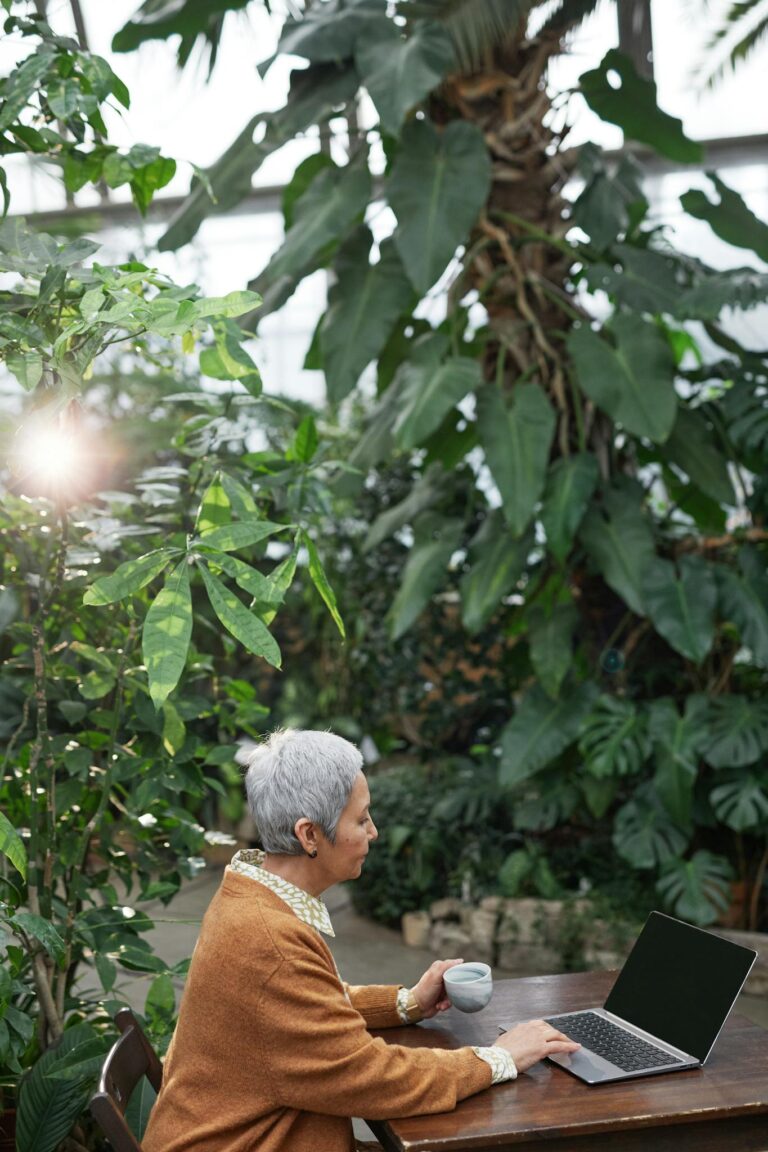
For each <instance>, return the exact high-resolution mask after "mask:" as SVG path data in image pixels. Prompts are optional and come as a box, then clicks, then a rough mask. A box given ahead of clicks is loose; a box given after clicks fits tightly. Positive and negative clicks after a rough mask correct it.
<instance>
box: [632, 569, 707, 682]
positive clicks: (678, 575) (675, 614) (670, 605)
mask: <svg viewBox="0 0 768 1152" xmlns="http://www.w3.org/2000/svg"><path fill="white" fill-rule="evenodd" d="M642 594H643V603H644V604H645V607H646V610H647V612H648V615H649V616H650V618H651V620H652V622H653V626H654V628H655V629H656V631H657V632H658V633H659V635H660V636H663V637H664V639H665V640H666V641H667V643H668V644H670V645H671V647H672V648H674V649H675V651H676V652H679V653H680V655H681V656H685V658H686V659H687V660H692V661H693V662H694V664H701V663H702V661H703V660H704V659H705V658H706V657H707V655H708V653H709V650H710V649H711V647H712V641H713V640H714V636H715V605H716V603H717V585H716V583H715V573H714V569H713V567H712V565H711V564H709V563H708V562H707V561H706V560H703V559H702V558H701V557H700V556H683V557H681V558H680V559H679V560H678V561H677V564H676V565H675V564H672V563H671V562H670V561H669V560H660V559H658V558H657V559H656V560H654V562H653V563H652V564H649V565H648V567H647V568H646V569H645V571H644V573H643V577H642Z"/></svg>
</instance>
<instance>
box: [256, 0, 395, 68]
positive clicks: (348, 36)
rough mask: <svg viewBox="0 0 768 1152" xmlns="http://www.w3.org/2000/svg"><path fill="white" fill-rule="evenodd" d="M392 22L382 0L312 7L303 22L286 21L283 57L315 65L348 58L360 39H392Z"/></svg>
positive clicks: (279, 48)
mask: <svg viewBox="0 0 768 1152" xmlns="http://www.w3.org/2000/svg"><path fill="white" fill-rule="evenodd" d="M391 30H392V22H391V21H390V20H389V19H388V18H387V16H386V9H385V7H384V6H383V5H382V4H381V3H380V0H352V3H349V4H339V3H338V0H331V2H330V3H327V4H323V5H320V6H318V7H316V8H311V9H309V10H308V11H306V12H305V13H304V15H303V16H302V17H301V19H299V20H297V19H291V20H286V22H285V24H284V25H283V29H282V32H281V33H280V40H279V42H278V45H277V51H278V53H279V54H280V55H283V56H284V55H290V56H303V57H304V58H305V59H306V60H309V61H311V62H312V63H313V64H321V63H326V62H332V61H333V62H335V61H341V60H346V59H348V58H349V57H350V56H351V55H352V53H353V51H354V47H355V44H356V42H357V41H358V39H364V40H371V39H374V38H375V39H381V38H386V39H387V40H389V38H390V36H391Z"/></svg>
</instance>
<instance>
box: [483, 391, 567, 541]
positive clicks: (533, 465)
mask: <svg viewBox="0 0 768 1152" xmlns="http://www.w3.org/2000/svg"><path fill="white" fill-rule="evenodd" d="M555 423H556V419H555V413H554V410H553V408H552V405H551V404H550V403H549V400H548V399H547V397H546V395H545V393H544V391H543V390H542V389H541V388H540V387H539V385H538V384H534V383H529V384H518V385H517V387H516V388H515V389H514V390H513V392H512V404H511V407H509V408H507V407H506V406H505V403H504V396H503V394H502V392H501V389H500V388H499V387H498V386H497V385H496V384H487V385H486V386H485V387H484V388H482V389H480V391H479V392H478V394H477V427H478V432H479V436H480V442H481V444H482V446H483V449H484V450H485V457H486V461H487V463H488V467H489V468H490V470H491V474H492V476H493V479H494V480H495V482H496V486H497V487H498V489H499V492H500V493H501V502H502V509H503V512H504V517H505V519H506V521H507V523H508V524H509V526H510V528H511V529H512V532H513V533H514V535H515V536H519V535H521V533H523V532H524V531H525V529H526V528H527V526H528V524H529V523H530V521H531V517H532V516H533V511H534V508H535V507H536V504H537V503H538V501H539V498H540V497H541V494H542V491H543V489H544V481H545V478H546V474H547V462H548V460H549V449H550V447H551V444H552V437H553V436H554V433H555Z"/></svg>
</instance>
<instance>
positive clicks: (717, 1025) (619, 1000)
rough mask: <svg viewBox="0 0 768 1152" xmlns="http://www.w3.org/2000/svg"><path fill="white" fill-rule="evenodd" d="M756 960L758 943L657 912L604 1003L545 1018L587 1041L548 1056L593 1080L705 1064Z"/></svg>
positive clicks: (589, 1081)
mask: <svg viewBox="0 0 768 1152" xmlns="http://www.w3.org/2000/svg"><path fill="white" fill-rule="evenodd" d="M756 959H757V952H755V951H753V950H752V949H751V948H744V947H742V945H740V944H734V943H733V942H732V941H731V940H725V939H723V938H722V937H721V936H715V935H714V933H712V932H705V931H704V930H703V929H701V928H694V927H693V926H692V925H691V924H685V923H683V921H681V920H675V919H673V918H672V917H671V916H665V915H663V914H662V913H661V912H651V914H650V916H649V917H648V919H647V920H646V922H645V925H644V927H643V930H642V932H641V933H640V935H639V936H638V938H637V940H636V942H635V944H634V947H633V948H632V951H631V952H630V954H629V956H628V957H627V960H626V963H625V964H624V967H623V968H622V970H621V972H620V973H619V975H618V978H617V980H616V983H615V984H614V986H613V988H612V990H611V993H610V995H609V997H608V999H607V1000H606V1002H605V1004H604V1005H603V1007H602V1008H592V1009H588V1010H586V1011H580V1012H563V1013H560V1014H558V1015H557V1016H546V1017H545V1019H546V1020H547V1021H548V1022H549V1023H550V1024H551V1025H552V1026H553V1027H554V1028H557V1029H558V1030H559V1031H560V1032H564V1033H565V1035H566V1036H569V1037H570V1038H571V1039H572V1040H576V1041H578V1043H579V1044H581V1048H580V1049H579V1050H578V1051H577V1052H573V1053H564V1054H562V1055H561V1054H558V1055H554V1056H549V1057H547V1059H549V1060H550V1061H551V1062H552V1063H553V1064H558V1065H559V1066H560V1067H561V1068H564V1069H565V1070H566V1072H570V1073H571V1074H572V1075H574V1076H578V1077H579V1079H580V1080H584V1081H585V1082H586V1083H587V1084H608V1083H611V1082H613V1081H616V1080H630V1079H634V1078H636V1077H639V1076H655V1075H657V1074H658V1073H660V1072H681V1071H683V1070H684V1069H686V1068H697V1067H699V1065H701V1064H704V1063H705V1061H706V1059H707V1057H708V1056H709V1054H710V1052H711V1051H712V1048H713V1046H714V1043H715V1041H716V1040H717V1037H718V1036H719V1034H720V1030H721V1029H722V1027H723V1024H725V1021H726V1019H727V1017H728V1013H729V1012H730V1011H731V1008H732V1007H733V1005H734V1002H735V1000H736V997H737V996H738V995H739V992H740V991H741V989H742V987H743V986H744V982H745V980H746V979H747V976H748V975H749V972H750V969H751V968H752V965H753V964H754V962H755V960H756ZM508 1027H509V1025H506V1026H505V1027H504V1030H505V1031H506V1029H507V1028H508Z"/></svg>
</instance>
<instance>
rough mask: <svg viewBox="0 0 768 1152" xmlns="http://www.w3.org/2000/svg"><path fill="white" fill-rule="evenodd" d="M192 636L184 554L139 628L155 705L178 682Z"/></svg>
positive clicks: (156, 706) (162, 699)
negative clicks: (141, 627) (142, 626)
mask: <svg viewBox="0 0 768 1152" xmlns="http://www.w3.org/2000/svg"><path fill="white" fill-rule="evenodd" d="M191 637H192V597H191V594H190V590H189V564H188V561H187V558H186V556H185V557H184V559H183V560H182V561H181V563H180V564H178V565H177V567H176V568H174V570H173V571H172V572H171V574H170V575H169V576H168V577H167V578H166V581H165V584H164V585H163V587H162V588H161V589H160V592H159V593H158V595H157V597H156V598H155V599H154V600H153V601H152V603H151V604H150V606H149V611H148V612H147V615H146V617H145V618H144V628H143V630H142V651H143V656H144V664H145V665H146V668H147V676H148V678H149V694H150V696H151V698H152V700H153V702H154V705H155V708H159V707H160V705H161V704H162V703H163V702H164V701H165V700H166V699H167V697H168V696H169V695H170V693H171V692H172V691H173V689H174V688H175V687H176V685H177V684H178V682H179V679H180V677H181V674H182V672H183V671H184V664H185V663H186V659H187V651H188V649H189V641H190V639H191Z"/></svg>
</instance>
